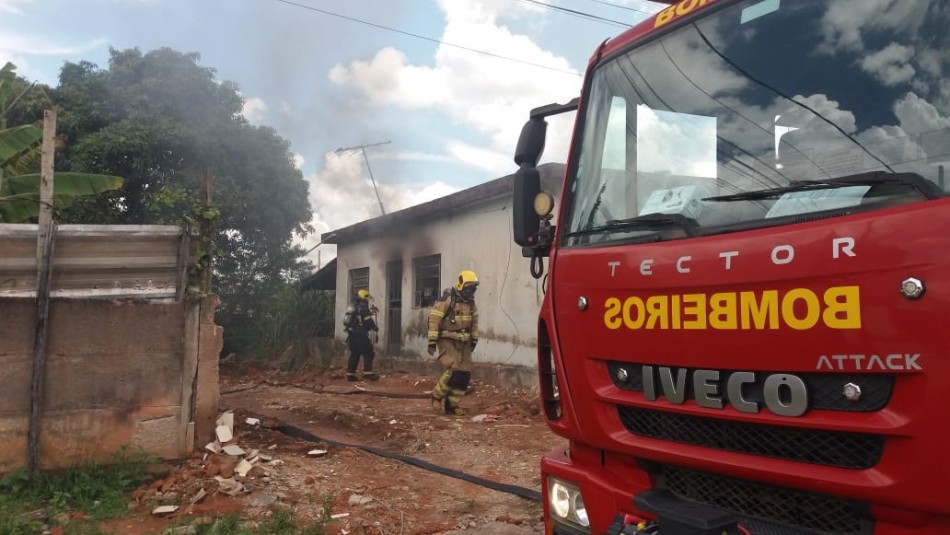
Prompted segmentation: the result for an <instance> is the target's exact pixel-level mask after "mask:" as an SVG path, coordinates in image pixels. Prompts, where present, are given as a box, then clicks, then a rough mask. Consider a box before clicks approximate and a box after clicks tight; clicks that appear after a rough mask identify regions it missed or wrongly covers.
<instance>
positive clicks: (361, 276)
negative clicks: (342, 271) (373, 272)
mask: <svg viewBox="0 0 950 535" xmlns="http://www.w3.org/2000/svg"><path fill="white" fill-rule="evenodd" d="M360 288H365V289H367V290H369V268H368V267H364V268H359V269H351V270H350V293H349V295H348V296H347V299H353V298H354V297H355V296H356V292H357V291H359V289H360Z"/></svg>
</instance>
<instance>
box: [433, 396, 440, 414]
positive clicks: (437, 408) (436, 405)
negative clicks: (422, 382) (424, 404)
mask: <svg viewBox="0 0 950 535" xmlns="http://www.w3.org/2000/svg"><path fill="white" fill-rule="evenodd" d="M432 410H434V411H435V412H437V413H441V412H442V400H441V399H439V398H437V397H435V396H432Z"/></svg>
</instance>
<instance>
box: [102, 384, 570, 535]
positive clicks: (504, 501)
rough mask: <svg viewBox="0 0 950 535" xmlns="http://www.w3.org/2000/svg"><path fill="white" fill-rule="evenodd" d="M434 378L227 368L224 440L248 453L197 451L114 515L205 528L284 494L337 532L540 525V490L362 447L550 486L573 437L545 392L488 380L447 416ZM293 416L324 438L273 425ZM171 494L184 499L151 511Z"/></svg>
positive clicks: (299, 514) (283, 500) (151, 529)
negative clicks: (553, 459) (543, 480)
mask: <svg viewBox="0 0 950 535" xmlns="http://www.w3.org/2000/svg"><path fill="white" fill-rule="evenodd" d="M435 379H436V377H435V374H434V373H433V374H431V375H420V374H415V373H406V372H398V371H393V372H390V373H387V374H385V375H383V376H382V379H381V380H380V381H378V382H358V383H349V382H347V381H345V379H344V377H343V374H342V372H341V371H340V370H335V371H334V370H331V371H329V372H325V373H322V374H311V375H284V374H278V373H266V372H259V371H253V370H251V371H248V370H242V372H241V373H240V374H238V373H233V372H231V373H229V372H227V371H225V370H222V381H221V402H220V408H221V411H222V412H226V411H231V412H233V415H234V426H233V434H234V438H233V439H232V440H230V441H228V442H226V443H225V445H227V444H233V445H237V446H239V447H240V448H241V449H242V450H243V451H244V454H243V455H229V454H227V453H225V452H221V453H213V452H211V451H203V452H199V453H196V454H195V456H194V457H193V458H192V459H190V460H188V461H186V462H184V463H181V464H180V465H178V466H176V468H175V470H174V471H173V472H172V473H171V474H169V475H167V476H166V477H164V478H163V479H161V480H159V481H156V482H155V483H154V484H152V485H150V486H149V487H148V488H143V489H139V490H137V491H136V493H135V494H134V495H133V503H131V504H130V508H132V513H133V514H132V515H131V516H129V517H128V518H124V519H121V520H118V521H114V522H112V523H110V524H107V525H105V526H103V527H104V528H106V529H114V530H116V531H118V532H122V533H162V532H163V531H164V530H165V529H167V528H175V527H177V529H178V530H179V531H178V532H179V533H188V532H189V530H193V529H194V528H189V526H194V525H197V524H202V523H211V522H214V519H215V518H216V517H219V516H220V515H222V514H225V513H235V512H236V513H239V514H240V515H241V517H242V518H244V519H247V520H249V521H251V522H265V521H266V520H267V518H268V517H269V516H270V515H273V514H274V513H273V511H274V508H275V507H287V508H290V509H291V510H292V511H293V513H294V515H295V517H296V518H297V520H298V522H299V523H300V524H305V523H306V522H307V521H315V520H319V519H321V518H322V519H328V518H329V519H330V520H329V522H328V523H327V524H326V526H325V528H324V529H325V533H331V534H353V535H357V534H374V535H390V534H393V535H395V534H407V535H408V534H455V533H463V532H464V533H480V534H499V535H521V534H534V533H541V532H542V531H543V528H542V522H541V506H540V503H539V502H538V501H536V500H532V499H528V498H524V497H521V496H518V495H516V494H515V493H511V492H505V491H500V490H493V489H491V488H487V487H485V486H482V485H480V484H477V483H473V482H469V481H466V480H463V479H459V478H456V477H451V476H449V475H445V474H442V473H439V472H437V471H433V470H430V469H426V468H422V467H418V466H414V465H412V464H409V463H407V462H403V461H401V460H397V459H390V458H387V457H385V456H382V455H378V454H376V453H373V452H371V451H367V450H366V449H364V448H363V447H368V448H370V449H372V448H378V449H379V450H384V451H385V452H392V453H395V454H400V455H404V456H409V457H412V458H415V459H419V460H422V461H426V462H428V463H432V464H433V465H437V466H439V467H444V468H446V469H451V470H457V471H461V472H464V473H466V474H470V475H472V476H477V477H479V478H484V479H486V480H490V481H494V482H498V483H503V484H508V485H514V486H516V487H520V488H523V489H529V490H530V491H534V492H540V476H539V469H538V463H539V459H540V456H541V454H542V453H544V452H546V451H548V450H551V449H553V448H555V447H559V446H562V445H564V443H565V441H564V439H562V438H560V437H558V436H556V435H554V434H553V433H551V432H550V431H549V430H548V428H547V426H546V425H545V423H544V421H543V418H542V417H541V416H540V414H539V403H538V398H537V393H536V392H532V391H525V390H516V389H508V388H502V387H499V386H497V385H492V384H488V383H482V382H476V383H474V384H473V387H472V391H470V393H469V394H468V395H467V396H466V397H465V399H464V400H463V402H462V406H463V407H465V408H466V409H467V410H468V414H467V415H465V416H462V417H458V416H448V415H445V414H436V413H435V412H434V411H433V410H432V408H431V406H430V402H429V399H428V393H429V392H430V391H431V389H432V386H433V384H434V381H435ZM249 418H251V419H252V420H248V419H249ZM255 418H256V419H257V420H259V421H260V423H256V422H255V421H254V420H253V419H255ZM249 421H250V422H251V423H248V422H249ZM282 425H284V426H293V427H295V428H298V429H300V430H303V431H305V432H307V433H310V434H311V435H314V436H316V437H318V438H319V439H322V442H316V443H315V442H312V441H308V440H303V439H300V438H294V437H293V436H290V435H288V434H286V432H282V431H281V430H277V429H275V427H278V426H282ZM313 450H325V451H326V453H325V454H322V455H321V454H319V452H314V453H312V454H311V453H309V452H312V451H313ZM242 459H244V460H245V461H253V462H252V463H251V467H250V470H249V471H247V472H246V475H244V476H241V475H240V472H241V471H242V470H241V469H242V468H248V466H247V464H244V465H243V466H242V465H241V464H239V462H240V461H241V460H242ZM161 504H170V505H178V506H179V508H178V509H177V510H176V511H175V512H174V513H171V514H169V515H161V516H160V515H154V514H151V513H152V511H153V510H154V508H155V507H156V506H158V505H161Z"/></svg>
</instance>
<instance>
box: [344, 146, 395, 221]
mask: <svg viewBox="0 0 950 535" xmlns="http://www.w3.org/2000/svg"><path fill="white" fill-rule="evenodd" d="M389 142H390V141H389V140H386V141H380V142H379V143H364V144H362V145H355V146H353V147H346V148H340V149H336V150H335V151H333V152H335V153H337V154H339V153H341V152H347V151H351V150H356V149H360V151H361V152H362V153H363V161H365V162H366V171H368V172H369V179H370V181H371V182H372V183H373V191H375V192H376V202H378V203H379V211H380V212H382V214H383V215H386V209H385V208H383V201H382V199H380V198H379V190H378V189H377V188H376V178H374V177H373V169H372V168H371V167H370V166H369V157H367V156H366V148H367V147H375V146H377V145H385V144H387V143H389Z"/></svg>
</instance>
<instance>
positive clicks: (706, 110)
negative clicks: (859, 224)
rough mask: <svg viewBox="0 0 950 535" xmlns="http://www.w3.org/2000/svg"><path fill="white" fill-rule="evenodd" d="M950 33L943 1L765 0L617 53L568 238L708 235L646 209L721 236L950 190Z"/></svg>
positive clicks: (592, 123) (602, 81) (597, 92)
mask: <svg viewBox="0 0 950 535" xmlns="http://www.w3.org/2000/svg"><path fill="white" fill-rule="evenodd" d="M721 3H725V2H721ZM673 24H676V22H671V23H670V25H671V26H672V25H673ZM947 28H950V9H948V8H947V6H946V2H945V1H944V0H921V1H915V2H894V1H887V2H878V1H875V2H855V1H854V0H795V1H788V0H755V1H744V2H735V3H732V4H730V5H729V6H728V7H724V8H720V9H716V8H713V10H712V11H709V12H707V14H706V15H705V16H704V17H702V18H700V19H697V20H693V21H691V22H688V23H687V24H685V25H682V26H679V27H678V28H676V29H674V30H672V31H669V32H666V33H662V34H661V35H660V36H659V37H656V38H650V37H648V38H647V40H646V41H645V42H644V43H643V44H640V45H637V46H636V47H635V48H632V49H630V50H627V51H626V52H625V53H623V54H620V55H616V56H613V57H611V58H608V60H607V61H605V62H604V63H603V64H602V65H600V66H599V67H597V69H596V70H595V72H594V73H593V74H592V76H591V82H590V85H589V87H588V89H587V93H586V95H585V102H584V106H585V109H584V110H582V115H581V116H582V117H583V119H582V120H583V125H582V129H581V136H582V137H581V139H580V143H578V144H577V147H578V148H577V149H576V150H578V151H579V152H578V153H577V154H575V155H574V158H575V162H576V163H575V165H574V166H573V176H572V183H571V187H570V209H569V214H568V215H569V222H568V223H567V229H566V231H567V232H566V233H565V235H564V236H565V238H564V240H565V241H564V244H565V245H568V246H570V245H590V244H608V243H630V242H632V241H636V240H649V241H653V240H656V239H676V238H685V237H689V236H691V235H695V234H694V233H692V232H671V231H670V225H651V224H644V223H642V221H644V220H643V219H638V218H643V216H646V215H648V214H667V215H668V214H677V215H679V216H682V217H684V218H686V220H688V224H689V225H690V226H691V227H693V228H694V229H696V230H697V231H698V233H700V234H703V233H705V234H714V233H717V232H726V231H730V230H735V229H736V228H737V227H741V228H753V227H756V226H758V225H762V226H766V225H776V224H787V223H794V222H796V221H800V220H803V218H802V217H801V215H802V214H806V213H814V212H825V211H838V212H841V213H851V212H853V211H857V210H871V209H876V208H880V207H886V206H893V205H895V204H900V203H909V202H917V201H922V200H926V199H930V198H934V197H935V196H942V195H944V191H945V190H946V188H945V186H944V173H945V168H946V167H947V166H948V164H950V56H948V55H947V53H946V51H947V50H950V32H948V31H947ZM661 31H662V30H661ZM855 176H860V177H862V178H861V180H851V181H850V182H849V181H848V177H855ZM888 176H898V177H908V176H910V177H913V179H914V180H913V181H908V180H904V179H900V180H889V179H887V177H888ZM839 179H840V180H841V182H837V183H836V181H837V180H839ZM914 181H916V186H915V185H914ZM803 183H804V184H810V185H815V184H819V185H821V184H826V185H827V184H833V186H830V187H829V186H822V187H800V186H797V185H800V184H803ZM921 183H924V184H925V185H926V186H927V187H928V188H930V189H931V190H932V192H931V193H932V194H930V195H923V194H922V193H921V191H922V188H921V187H920V184H921ZM923 189H927V188H923ZM762 191H765V192H768V193H767V194H757V193H756V192H762ZM934 192H935V193H934ZM724 201H728V202H724ZM618 221H636V222H637V224H625V225H618V224H616V222H618ZM646 221H647V222H649V221H650V219H647V220H646ZM674 227H683V224H678V225H674Z"/></svg>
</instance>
